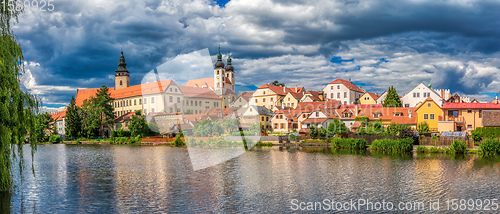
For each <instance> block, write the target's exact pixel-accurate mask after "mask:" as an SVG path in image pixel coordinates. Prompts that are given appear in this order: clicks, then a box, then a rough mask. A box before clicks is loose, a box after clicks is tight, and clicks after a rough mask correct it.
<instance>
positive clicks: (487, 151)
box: [481, 139, 500, 156]
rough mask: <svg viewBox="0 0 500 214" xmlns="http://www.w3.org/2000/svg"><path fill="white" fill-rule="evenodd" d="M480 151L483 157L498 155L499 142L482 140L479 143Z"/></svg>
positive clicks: (499, 150)
mask: <svg viewBox="0 0 500 214" xmlns="http://www.w3.org/2000/svg"><path fill="white" fill-rule="evenodd" d="M481 151H482V153H483V155H485V156H490V155H495V154H496V153H500V142H499V141H498V140H497V139H487V140H483V142H482V143H481Z"/></svg>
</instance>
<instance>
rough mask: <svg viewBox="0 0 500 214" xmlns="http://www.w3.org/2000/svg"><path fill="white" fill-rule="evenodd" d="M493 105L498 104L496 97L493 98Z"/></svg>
mask: <svg viewBox="0 0 500 214" xmlns="http://www.w3.org/2000/svg"><path fill="white" fill-rule="evenodd" d="M493 103H495V104H498V96H495V99H493Z"/></svg>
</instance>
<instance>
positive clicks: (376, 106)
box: [339, 104, 382, 109]
mask: <svg viewBox="0 0 500 214" xmlns="http://www.w3.org/2000/svg"><path fill="white" fill-rule="evenodd" d="M356 106H357V107H358V109H360V108H382V104H350V105H341V106H340V107H339V109H345V108H349V109H353V108H356Z"/></svg>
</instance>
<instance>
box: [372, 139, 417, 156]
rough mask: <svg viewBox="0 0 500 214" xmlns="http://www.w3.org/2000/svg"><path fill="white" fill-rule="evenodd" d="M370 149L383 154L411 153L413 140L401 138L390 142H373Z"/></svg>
mask: <svg viewBox="0 0 500 214" xmlns="http://www.w3.org/2000/svg"><path fill="white" fill-rule="evenodd" d="M372 148H373V149H376V150H381V151H385V152H395V153H404V152H411V151H412V150H413V139H412V138H403V139H397V140H392V139H380V140H375V141H373V143H372Z"/></svg>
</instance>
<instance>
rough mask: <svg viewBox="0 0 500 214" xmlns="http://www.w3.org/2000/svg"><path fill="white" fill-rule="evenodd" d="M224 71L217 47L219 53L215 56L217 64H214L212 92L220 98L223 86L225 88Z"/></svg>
mask: <svg viewBox="0 0 500 214" xmlns="http://www.w3.org/2000/svg"><path fill="white" fill-rule="evenodd" d="M225 73H226V71H225V69H224V62H222V55H221V54H220V47H219V53H218V54H217V62H216V63H215V66H214V91H215V94H217V95H218V96H219V97H222V95H223V94H224V92H225V91H226V90H224V88H225V86H226V74H225Z"/></svg>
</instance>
